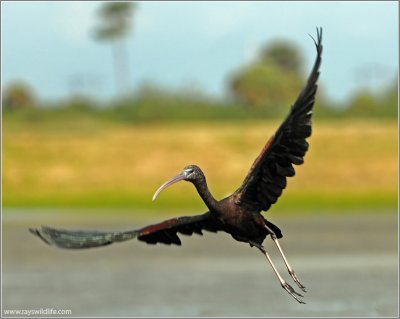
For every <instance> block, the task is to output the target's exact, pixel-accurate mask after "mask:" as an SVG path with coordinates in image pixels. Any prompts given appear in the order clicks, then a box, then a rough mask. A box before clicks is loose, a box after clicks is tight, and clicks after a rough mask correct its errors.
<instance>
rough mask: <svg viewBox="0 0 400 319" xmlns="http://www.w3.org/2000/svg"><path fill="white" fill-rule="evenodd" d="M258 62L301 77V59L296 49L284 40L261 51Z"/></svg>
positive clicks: (275, 42) (273, 43)
mask: <svg viewBox="0 0 400 319" xmlns="http://www.w3.org/2000/svg"><path fill="white" fill-rule="evenodd" d="M260 60H261V61H264V62H265V63H271V64H274V65H276V66H278V67H279V68H280V69H282V70H284V71H287V72H291V73H294V74H296V75H297V76H299V77H300V76H301V71H302V65H303V62H304V61H303V57H302V56H301V54H300V51H299V50H298V48H297V47H296V46H295V45H294V44H292V43H290V42H288V41H284V40H275V41H274V42H271V43H270V44H268V45H267V46H265V47H264V49H263V50H261V54H260Z"/></svg>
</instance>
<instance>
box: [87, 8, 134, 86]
mask: <svg viewBox="0 0 400 319" xmlns="http://www.w3.org/2000/svg"><path fill="white" fill-rule="evenodd" d="M135 9H136V3H134V2H104V3H103V4H102V6H101V7H100V8H99V10H98V17H99V24H98V26H97V27H96V28H95V30H94V37H95V39H96V40H98V41H108V42H111V43H112V48H113V57H114V70H115V79H116V82H117V86H118V88H119V90H120V92H122V91H124V90H125V89H127V88H128V86H129V80H130V74H129V63H128V53H127V47H126V43H125V42H124V41H123V39H124V38H125V37H126V36H127V35H128V34H129V32H130V30H131V20H132V16H133V13H134V11H135Z"/></svg>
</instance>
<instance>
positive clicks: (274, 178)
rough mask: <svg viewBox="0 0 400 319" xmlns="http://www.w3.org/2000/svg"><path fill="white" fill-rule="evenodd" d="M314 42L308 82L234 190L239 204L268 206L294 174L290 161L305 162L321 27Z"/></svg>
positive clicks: (319, 60)
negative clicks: (313, 59) (314, 58)
mask: <svg viewBox="0 0 400 319" xmlns="http://www.w3.org/2000/svg"><path fill="white" fill-rule="evenodd" d="M313 40H314V39H313ZM314 43H315V46H316V50H317V57H316V60H315V63H314V66H313V69H312V71H311V74H310V76H309V78H308V81H307V84H306V86H305V87H304V89H303V90H302V91H301V93H300V94H299V96H298V98H297V100H296V102H295V103H294V104H293V106H292V107H291V109H290V112H289V114H288V116H287V117H286V119H285V120H284V121H283V123H282V124H281V126H280V127H279V128H278V130H277V131H276V132H275V134H274V136H272V138H270V139H269V141H268V142H267V144H266V145H265V146H264V148H263V149H262V151H261V153H260V155H259V156H258V157H257V158H256V160H255V161H254V163H253V165H252V167H251V169H250V171H249V173H248V174H247V176H246V178H245V180H244V181H243V183H242V185H241V186H240V187H239V189H238V190H237V191H236V192H235V193H234V196H235V197H236V202H237V203H238V204H246V205H247V206H250V207H251V208H252V209H253V210H258V211H261V210H268V209H269V208H270V206H271V204H274V203H276V201H277V200H278V198H279V196H280V195H281V194H282V191H283V189H284V188H285V187H286V184H287V181H286V179H287V177H292V176H294V175H295V169H294V167H293V165H301V164H303V163H304V156H305V154H306V152H307V150H308V148H309V144H308V142H307V141H306V138H308V137H309V136H311V133H312V121H311V117H312V109H313V106H314V101H315V94H316V92H317V80H318V77H319V67H320V64H321V54H322V28H320V29H317V41H315V40H314Z"/></svg>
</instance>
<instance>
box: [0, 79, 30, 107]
mask: <svg viewBox="0 0 400 319" xmlns="http://www.w3.org/2000/svg"><path fill="white" fill-rule="evenodd" d="M35 103H36V99H35V96H34V93H33V91H32V89H31V88H30V87H29V86H28V85H27V84H25V83H24V82H13V83H11V84H9V85H8V86H7V87H6V88H5V90H4V94H3V106H4V108H5V109H10V110H17V109H26V108H31V107H33V106H34V105H35Z"/></svg>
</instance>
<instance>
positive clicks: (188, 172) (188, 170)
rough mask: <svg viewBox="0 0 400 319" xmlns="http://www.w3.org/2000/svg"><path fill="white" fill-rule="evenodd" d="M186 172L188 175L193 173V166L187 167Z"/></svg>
mask: <svg viewBox="0 0 400 319" xmlns="http://www.w3.org/2000/svg"><path fill="white" fill-rule="evenodd" d="M185 173H186V175H190V174H192V173H193V169H192V168H188V169H185Z"/></svg>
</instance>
